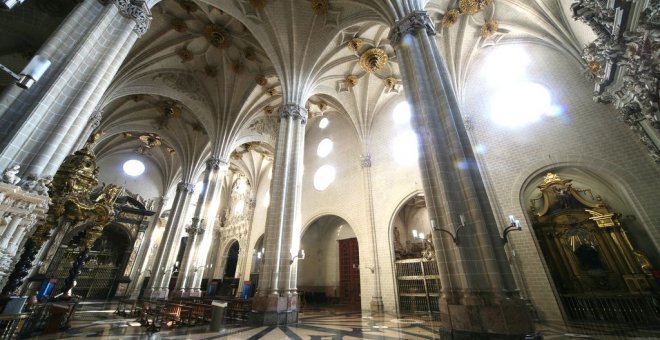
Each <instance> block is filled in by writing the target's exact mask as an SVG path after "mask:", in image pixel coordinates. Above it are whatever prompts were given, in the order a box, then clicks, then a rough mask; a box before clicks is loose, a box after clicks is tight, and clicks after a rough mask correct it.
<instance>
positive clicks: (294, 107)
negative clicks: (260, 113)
mask: <svg viewBox="0 0 660 340" xmlns="http://www.w3.org/2000/svg"><path fill="white" fill-rule="evenodd" d="M289 117H292V118H293V119H294V120H295V119H300V122H301V123H303V124H305V123H307V109H306V108H304V107H302V106H300V105H298V104H291V103H290V104H285V105H282V108H280V119H288V118H289Z"/></svg>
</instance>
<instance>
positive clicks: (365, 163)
mask: <svg viewBox="0 0 660 340" xmlns="http://www.w3.org/2000/svg"><path fill="white" fill-rule="evenodd" d="M360 166H362V167H363V168H371V154H369V153H367V154H365V155H361V156H360Z"/></svg>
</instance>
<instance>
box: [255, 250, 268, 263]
mask: <svg viewBox="0 0 660 340" xmlns="http://www.w3.org/2000/svg"><path fill="white" fill-rule="evenodd" d="M265 254H266V248H261V250H260V251H257V250H256V249H255V250H254V255H256V256H257V260H259V261H261V263H264V259H265V258H264V255H265Z"/></svg>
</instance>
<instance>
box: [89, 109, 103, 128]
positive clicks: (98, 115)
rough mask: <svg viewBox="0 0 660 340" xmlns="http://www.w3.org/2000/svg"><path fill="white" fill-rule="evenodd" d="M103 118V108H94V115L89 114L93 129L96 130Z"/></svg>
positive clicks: (90, 124)
mask: <svg viewBox="0 0 660 340" xmlns="http://www.w3.org/2000/svg"><path fill="white" fill-rule="evenodd" d="M102 118H103V110H94V112H92V115H91V116H89V126H90V127H91V128H92V130H96V128H98V127H99V125H101V119H102Z"/></svg>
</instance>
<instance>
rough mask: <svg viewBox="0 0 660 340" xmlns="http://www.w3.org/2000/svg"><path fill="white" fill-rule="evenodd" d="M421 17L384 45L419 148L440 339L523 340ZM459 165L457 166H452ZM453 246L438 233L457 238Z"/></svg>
mask: <svg viewBox="0 0 660 340" xmlns="http://www.w3.org/2000/svg"><path fill="white" fill-rule="evenodd" d="M433 35H435V30H434V28H433V24H432V22H431V20H430V18H429V17H428V15H427V14H426V12H424V11H411V13H409V14H408V15H407V16H406V17H404V18H403V19H401V20H399V21H397V22H396V24H395V25H394V27H393V28H392V30H391V33H390V40H391V42H392V45H393V46H394V48H395V52H396V54H397V57H398V59H399V66H400V70H401V75H402V78H403V84H404V87H405V88H406V91H405V92H406V97H407V98H408V100H409V102H410V105H411V109H412V113H413V115H412V123H413V126H414V128H415V129H416V131H417V133H418V134H419V141H420V145H419V148H420V168H421V173H422V182H423V187H424V192H425V198H426V204H427V208H428V212H429V217H430V219H431V226H432V229H433V231H432V232H433V243H434V246H435V249H436V258H437V260H438V267H439V269H440V271H441V275H440V277H441V283H442V295H441V298H440V311H441V321H442V326H441V332H448V333H451V334H452V335H453V336H454V337H461V336H465V337H470V336H476V337H489V336H505V337H506V336H508V337H514V336H516V337H521V336H522V335H524V334H525V333H527V332H529V331H531V329H532V327H531V320H530V318H529V315H528V313H527V310H526V308H525V307H524V305H523V303H521V301H520V299H519V296H518V293H517V290H516V286H515V282H514V279H513V276H512V274H511V269H510V267H509V264H508V262H507V259H506V254H505V252H504V245H503V242H502V241H501V239H500V234H499V229H498V226H497V222H496V221H495V218H494V215H493V212H492V210H491V206H490V202H489V201H488V197H487V194H486V190H485V187H484V183H483V180H482V178H481V175H480V173H479V169H478V166H477V162H476V160H475V157H474V154H473V152H472V149H471V146H470V142H469V140H468V137H467V133H466V131H465V127H464V126H463V122H462V118H461V114H460V112H459V109H458V105H457V101H456V98H455V95H454V91H453V88H452V85H451V82H450V80H449V79H450V77H449V75H448V72H447V70H446V67H445V65H444V60H443V57H442V55H441V54H440V51H439V49H438V46H437V44H436V43H435V41H434V39H433V38H432V36H433ZM457 164H460V166H457ZM462 219H464V220H465V227H464V228H462V229H461V230H460V232H459V233H458V235H457V239H458V242H457V243H454V240H453V239H452V237H450V236H449V235H448V234H447V233H445V232H440V229H444V230H447V231H449V232H451V233H456V230H457V228H458V226H459V225H461V224H462V221H461V220H462Z"/></svg>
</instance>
